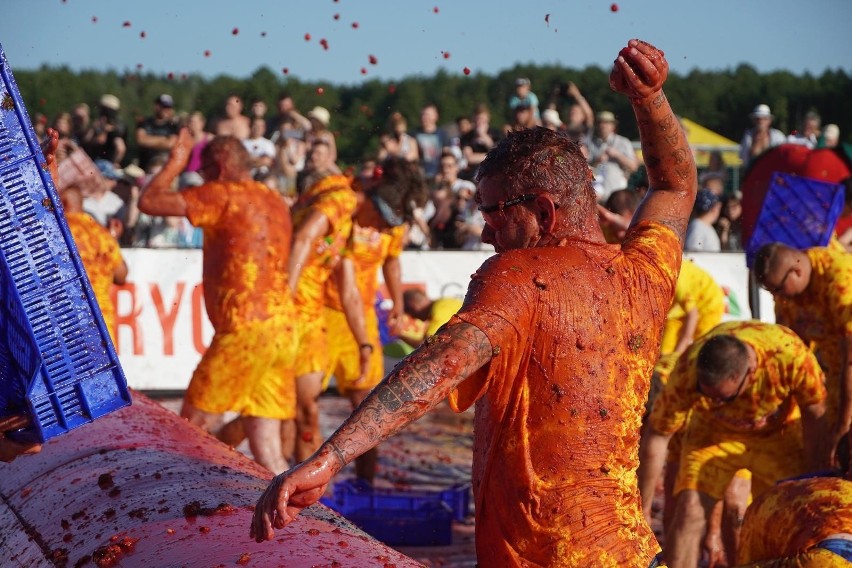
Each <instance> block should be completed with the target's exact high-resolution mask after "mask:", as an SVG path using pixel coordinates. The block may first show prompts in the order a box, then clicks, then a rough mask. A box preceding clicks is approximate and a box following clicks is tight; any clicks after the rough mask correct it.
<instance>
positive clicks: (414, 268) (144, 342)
mask: <svg viewBox="0 0 852 568" xmlns="http://www.w3.org/2000/svg"><path fill="white" fill-rule="evenodd" d="M122 252H123V254H124V257H125V258H126V259H127V263H128V266H129V267H130V274H129V278H128V280H129V282H128V284H127V285H125V286H122V287H119V288H117V289H116V311H117V318H116V322H117V328H118V329H117V334H116V350H117V351H118V355H119V358H120V359H121V363H122V366H123V367H124V372H125V374H126V375H127V379H128V382H129V383H130V386H131V387H133V388H136V389H150V390H180V389H184V388H186V386H187V385H188V384H189V379H190V376H191V375H192V371H193V369H194V368H195V366H196V364H197V363H198V360H199V359H200V357H201V355H202V353H204V350H205V348H206V346H207V345H208V344H209V343H210V339H211V338H212V336H213V328H212V326H211V325H210V322H209V320H208V319H207V314H206V312H205V309H204V297H203V290H202V287H201V251H199V250H152V249H125V250H123V251H122ZM490 254H491V253H488V252H461V251H458V252H455V251H446V252H445V251H429V252H409V251H406V252H405V253H403V255H402V277H403V282H404V284H406V285H419V286H423V287H425V288H426V292H427V294H429V296H431V297H440V296H458V297H463V296H464V294H465V292H466V291H467V286H468V283H469V282H470V276H471V274H473V273H474V272H475V271H476V269H477V268H478V267H479V266H480V265H481V264H482V262H483V261H484V260H485V259H486V258H488V256H489V255H490ZM687 257H688V258H691V259H693V260H694V261H695V263H696V264H698V265H699V266H701V267H702V268H704V269H706V270H707V271H708V272H710V274H712V275H713V276H714V277H715V278H716V280H717V282H719V284H720V285H721V286H722V287H723V288H724V289H725V291H726V295H727V297H728V307H729V313H728V315H727V316H726V317H727V318H728V319H748V318H750V317H751V312H750V310H749V307H748V271H747V269H746V266H745V256H744V255H743V254H736V253H723V254H710V253H702V254H689V255H687ZM760 313H761V316H762V319H763V320H765V321H772V320H773V311H772V297H771V295H769V294H768V293H767V292H764V291H761V308H760Z"/></svg>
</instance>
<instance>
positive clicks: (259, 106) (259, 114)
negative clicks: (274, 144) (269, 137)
mask: <svg viewBox="0 0 852 568" xmlns="http://www.w3.org/2000/svg"><path fill="white" fill-rule="evenodd" d="M267 110H268V109H267V107H266V101H264V100H263V99H262V98H260V97H255V98H253V99H252V100H251V106H250V107H249V118H251V119H254V118H262V119H263V120H264V121H265V120H266V111H267ZM263 130H264V132H265V131H266V125H264V127H263Z"/></svg>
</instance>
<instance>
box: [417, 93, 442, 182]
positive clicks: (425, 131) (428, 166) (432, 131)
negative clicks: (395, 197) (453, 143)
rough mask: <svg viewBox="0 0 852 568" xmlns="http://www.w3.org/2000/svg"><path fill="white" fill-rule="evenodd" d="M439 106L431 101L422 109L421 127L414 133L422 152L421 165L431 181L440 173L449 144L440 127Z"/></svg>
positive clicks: (427, 178)
mask: <svg viewBox="0 0 852 568" xmlns="http://www.w3.org/2000/svg"><path fill="white" fill-rule="evenodd" d="M439 116H440V115H439V114H438V107H437V106H436V105H435V104H434V103H429V104H427V105H425V106H423V108H422V109H420V128H419V129H418V130H417V131H416V132H415V133H414V138H415V139H416V140H417V147H418V150H419V153H420V165H421V166H423V173H424V174H425V176H426V180H427V181H429V182H431V181H432V179H433V178H434V177H435V176H436V175H438V169H439V167H440V160H441V154H442V152H443V150H444V147H445V146H448V145H449V144H448V142H447V140H446V136H445V134H444V131H443V130H441V129H440V128H439V127H438V118H439Z"/></svg>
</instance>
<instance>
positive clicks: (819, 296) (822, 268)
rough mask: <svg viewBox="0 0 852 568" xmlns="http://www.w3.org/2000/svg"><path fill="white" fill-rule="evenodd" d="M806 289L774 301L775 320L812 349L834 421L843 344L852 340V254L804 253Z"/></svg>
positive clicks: (826, 250)
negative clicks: (807, 262)
mask: <svg viewBox="0 0 852 568" xmlns="http://www.w3.org/2000/svg"><path fill="white" fill-rule="evenodd" d="M805 253H806V254H807V255H808V259H810V261H811V267H812V269H811V270H812V271H811V279H810V282H809V283H808V287H807V288H806V289H805V290H804V291H803V292H802V293H801V294H797V295H796V296H793V297H792V298H783V297H780V296H776V298H775V318H776V321H778V323H781V324H784V325H786V326H788V327H789V328H790V329H792V330H793V331H795V332H796V333H797V334H798V335H799V337H801V338H802V340H803V341H804V342H805V343H806V344H808V345H813V350H814V353H815V354H816V357H817V360H818V361H819V363H820V365H821V366H822V368H823V370H824V371H825V376H826V385H827V387H828V393H829V399H828V403H827V405H828V410H829V412H830V413H831V416H832V417H833V416H834V415H835V414H836V412H837V408H839V404H840V373H841V369H842V368H843V341H844V338H845V337H848V336H852V254H850V253H848V252H846V251H844V250H839V249H836V248H832V247H826V248H823V247H817V248H811V249H807V250H806V251H805Z"/></svg>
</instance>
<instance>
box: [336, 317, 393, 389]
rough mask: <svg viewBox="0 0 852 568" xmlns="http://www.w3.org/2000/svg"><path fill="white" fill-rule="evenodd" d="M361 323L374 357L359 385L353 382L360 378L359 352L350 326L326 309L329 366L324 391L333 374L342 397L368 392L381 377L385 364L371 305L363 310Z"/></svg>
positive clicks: (377, 320) (343, 319)
mask: <svg viewBox="0 0 852 568" xmlns="http://www.w3.org/2000/svg"><path fill="white" fill-rule="evenodd" d="M364 323H365V324H366V328H367V337H368V338H369V339H370V343H371V344H372V345H373V354H372V355H371V357H370V369H369V370H368V371H367V376H366V377H365V378H364V380H363V381H361V382H360V383H356V382H355V381H356V380H357V379H358V377H359V376H360V375H361V353H360V349H359V346H358V343H356V342H355V337H354V336H353V335H352V331H351V330H350V329H349V324H348V323H346V315H345V314H344V313H343V312H340V311H337V310H333V309H331V308H326V309H325V325H326V328H327V329H328V362H329V365H328V371H327V372H326V374H325V378H323V382H322V388H323V390H325V389H326V388H327V387H328V383H329V381H330V380H331V377H332V375H334V378H335V380H336V381H337V390H338V391H340V393H341V394H344V393H346V392H348V391H353V390H371V389H372V388H373V387H374V386H376V385H377V384H379V383H380V382H381V381H382V378H384V374H385V368H384V362H385V361H384V356H383V355H382V344H381V340H380V339H379V319H378V317H376V310H374V309H373V307H372V306H370V307H369V309H367V310H365V313H364Z"/></svg>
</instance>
